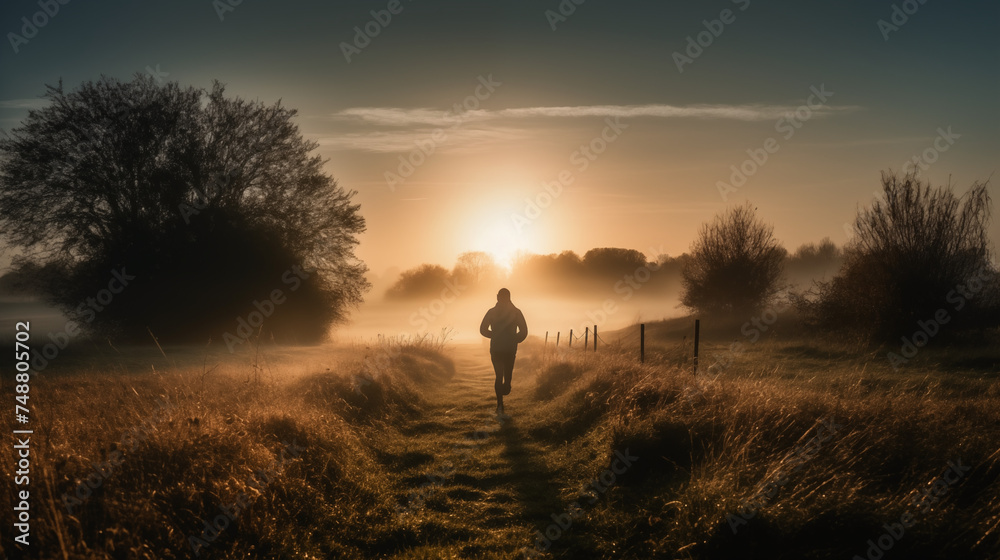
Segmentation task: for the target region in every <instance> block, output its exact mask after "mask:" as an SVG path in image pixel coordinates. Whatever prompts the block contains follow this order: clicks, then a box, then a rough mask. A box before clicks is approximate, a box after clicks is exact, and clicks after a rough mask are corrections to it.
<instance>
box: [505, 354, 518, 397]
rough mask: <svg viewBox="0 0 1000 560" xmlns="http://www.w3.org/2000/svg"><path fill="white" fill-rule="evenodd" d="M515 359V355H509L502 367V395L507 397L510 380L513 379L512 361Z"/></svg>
mask: <svg viewBox="0 0 1000 560" xmlns="http://www.w3.org/2000/svg"><path fill="white" fill-rule="evenodd" d="M516 357H517V354H515V353H511V354H510V356H508V359H507V363H505V364H504V366H505V367H504V372H503V386H504V389H503V394H504V395H509V394H510V382H511V379H512V378H513V377H514V359H515V358H516Z"/></svg>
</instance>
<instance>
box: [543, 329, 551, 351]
mask: <svg viewBox="0 0 1000 560" xmlns="http://www.w3.org/2000/svg"><path fill="white" fill-rule="evenodd" d="M548 346H549V331H545V344H543V345H542V347H543V348H548Z"/></svg>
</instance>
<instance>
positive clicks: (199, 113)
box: [0, 75, 367, 341]
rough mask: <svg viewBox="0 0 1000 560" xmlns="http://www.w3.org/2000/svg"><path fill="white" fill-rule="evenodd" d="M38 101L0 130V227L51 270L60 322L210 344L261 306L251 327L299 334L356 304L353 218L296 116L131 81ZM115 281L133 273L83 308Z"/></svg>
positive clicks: (358, 277)
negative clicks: (259, 318) (16, 123)
mask: <svg viewBox="0 0 1000 560" xmlns="http://www.w3.org/2000/svg"><path fill="white" fill-rule="evenodd" d="M46 98H47V99H48V100H49V102H50V103H49V105H48V106H46V107H45V108H43V109H39V110H34V111H31V112H30V113H29V115H28V117H27V119H26V120H25V121H24V122H23V123H22V124H21V126H20V127H18V128H16V129H14V130H13V131H12V132H11V133H10V134H9V135H8V136H7V137H6V138H4V139H0V158H2V159H0V235H2V236H3V238H4V240H5V242H6V244H7V245H8V246H11V247H14V248H18V249H20V251H21V252H22V253H23V255H24V256H23V257H21V258H20V259H19V260H18V262H19V263H21V264H26V263H32V264H33V265H37V266H41V267H44V268H43V269H44V270H53V269H56V270H59V272H60V274H59V276H60V281H55V282H47V283H46V286H49V288H48V289H49V292H50V293H49V295H50V297H51V299H52V300H53V301H55V302H57V303H59V304H61V305H62V306H63V307H64V308H65V309H66V310H67V311H68V312H69V313H70V314H71V315H72V316H73V317H74V318H76V319H79V320H82V321H84V322H85V323H87V325H89V326H90V327H92V328H93V329H96V330H98V331H101V332H114V333H117V334H119V335H124V336H128V337H142V336H145V337H148V334H146V331H147V329H148V330H152V331H154V332H155V334H157V335H159V336H162V337H166V338H176V339H182V338H186V339H202V340H204V337H215V338H216V339H218V338H219V337H221V336H222V333H223V332H230V333H232V332H234V331H235V329H236V328H237V324H238V322H239V321H238V320H239V319H241V318H245V317H247V316H248V315H250V314H251V313H253V312H254V311H259V309H260V307H264V308H265V310H267V309H270V307H269V306H268V304H267V303H266V302H265V301H264V300H271V299H274V300H275V301H273V302H272V303H273V304H274V309H273V310H272V311H271V312H269V313H264V312H261V313H262V314H264V315H267V318H266V319H265V321H264V323H265V324H264V326H263V328H260V327H258V328H257V329H256V330H257V332H264V333H268V334H270V335H273V336H275V337H279V338H280V337H284V338H286V339H289V340H299V341H307V340H316V339H318V338H322V336H324V335H325V333H326V329H327V328H328V327H329V325H330V323H331V322H334V321H337V320H339V319H342V318H344V316H345V312H346V309H347V307H348V306H350V305H353V304H356V303H357V302H359V301H360V300H361V295H362V293H363V292H364V290H365V289H366V288H367V282H366V281H365V280H364V276H363V275H364V272H365V270H366V267H365V266H364V265H363V264H362V263H361V262H359V261H358V260H357V259H356V258H355V256H354V248H355V246H356V244H357V237H356V236H357V234H359V233H361V232H363V231H364V228H365V223H364V219H363V218H362V217H361V215H360V214H359V207H358V205H356V204H353V203H352V199H353V196H354V194H355V193H354V192H353V191H345V190H344V189H342V188H341V187H339V186H338V185H337V183H336V181H335V180H334V179H332V178H331V177H330V176H328V175H327V174H326V173H324V172H323V164H324V162H323V160H322V159H321V158H320V157H319V156H317V155H315V154H314V153H313V151H314V149H315V148H316V146H317V145H316V144H315V143H314V142H309V141H306V140H305V139H304V138H303V137H302V134H301V133H300V131H299V129H298V127H297V126H296V125H295V124H294V123H293V117H294V116H295V115H296V111H294V110H292V109H287V108H285V107H283V106H282V105H281V103H280V102H278V103H276V104H274V105H265V104H263V103H261V102H258V101H248V100H243V99H240V98H235V97H227V96H226V95H225V91H224V87H223V86H222V85H220V84H218V83H216V84H215V85H214V86H213V87H212V88H211V90H203V89H197V88H191V87H188V88H182V87H181V86H180V85H178V84H176V83H164V84H158V83H157V82H156V81H155V80H154V79H153V78H152V77H148V76H142V75H139V76H137V77H136V78H135V79H134V80H132V81H130V82H121V81H118V80H116V79H112V78H106V77H102V78H101V79H99V80H97V81H95V82H85V83H83V84H82V85H80V86H79V88H77V89H76V90H73V91H65V90H64V89H63V87H62V84H61V83H60V84H59V85H58V86H55V87H52V86H50V87H48V90H47V93H46ZM122 269H124V271H125V272H124V273H123V272H122ZM116 275H117V276H124V277H126V278H128V277H134V279H131V280H127V281H128V285H127V286H125V287H124V289H119V293H116V294H114V295H113V299H114V301H113V302H111V303H108V304H98V305H90V304H89V303H87V301H88V298H91V299H93V298H95V295H103V296H104V298H103V299H104V300H107V299H108V297H107V294H101V290H102V289H104V288H107V287H108V284H109V282H111V281H112V279H115V278H116ZM293 276H294V278H293ZM296 279H297V280H296ZM115 281H116V282H117V284H114V285H115V286H120V285H121V283H122V280H120V279H117V280H115ZM275 290H280V291H281V296H282V297H278V298H272V296H273V295H277V294H276V293H275ZM82 303H83V304H84V305H81V304H82ZM98 307H99V308H100V309H98Z"/></svg>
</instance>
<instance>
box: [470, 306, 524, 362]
mask: <svg viewBox="0 0 1000 560" xmlns="http://www.w3.org/2000/svg"><path fill="white" fill-rule="evenodd" d="M479 333H480V334H482V335H483V336H485V337H486V338H488V339H490V352H491V353H502V352H510V353H514V352H517V345H518V344H519V343H521V342H524V339H526V338H528V325H527V323H525V322H524V315H523V314H522V313H521V310H520V309H518V308H516V307H514V304H512V303H498V304H496V306H494V307H493V308H491V309H490V310H489V311H487V312H486V316H485V317H483V323H482V324H481V325H479Z"/></svg>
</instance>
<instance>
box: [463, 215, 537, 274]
mask: <svg viewBox="0 0 1000 560" xmlns="http://www.w3.org/2000/svg"><path fill="white" fill-rule="evenodd" d="M471 229H472V232H471V235H470V239H469V248H468V250H469V251H482V252H484V253H486V254H488V255H490V256H491V257H493V260H494V262H496V264H497V265H498V266H500V267H501V268H503V269H504V271H505V272H507V273H509V272H510V271H511V269H512V268H513V266H514V263H515V261H516V260H517V258H518V257H519V256H520V255H521V254H523V253H527V252H532V249H533V247H532V239H531V238H530V237H528V236H527V235H525V234H524V232H518V231H517V230H516V229H515V228H514V225H513V222H512V221H511V220H510V217H509V216H507V215H504V213H503V212H499V211H496V210H493V211H487V212H483V213H482V214H481V215H480V216H479V219H477V220H476V221H475V222H474V223H473V224H471Z"/></svg>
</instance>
